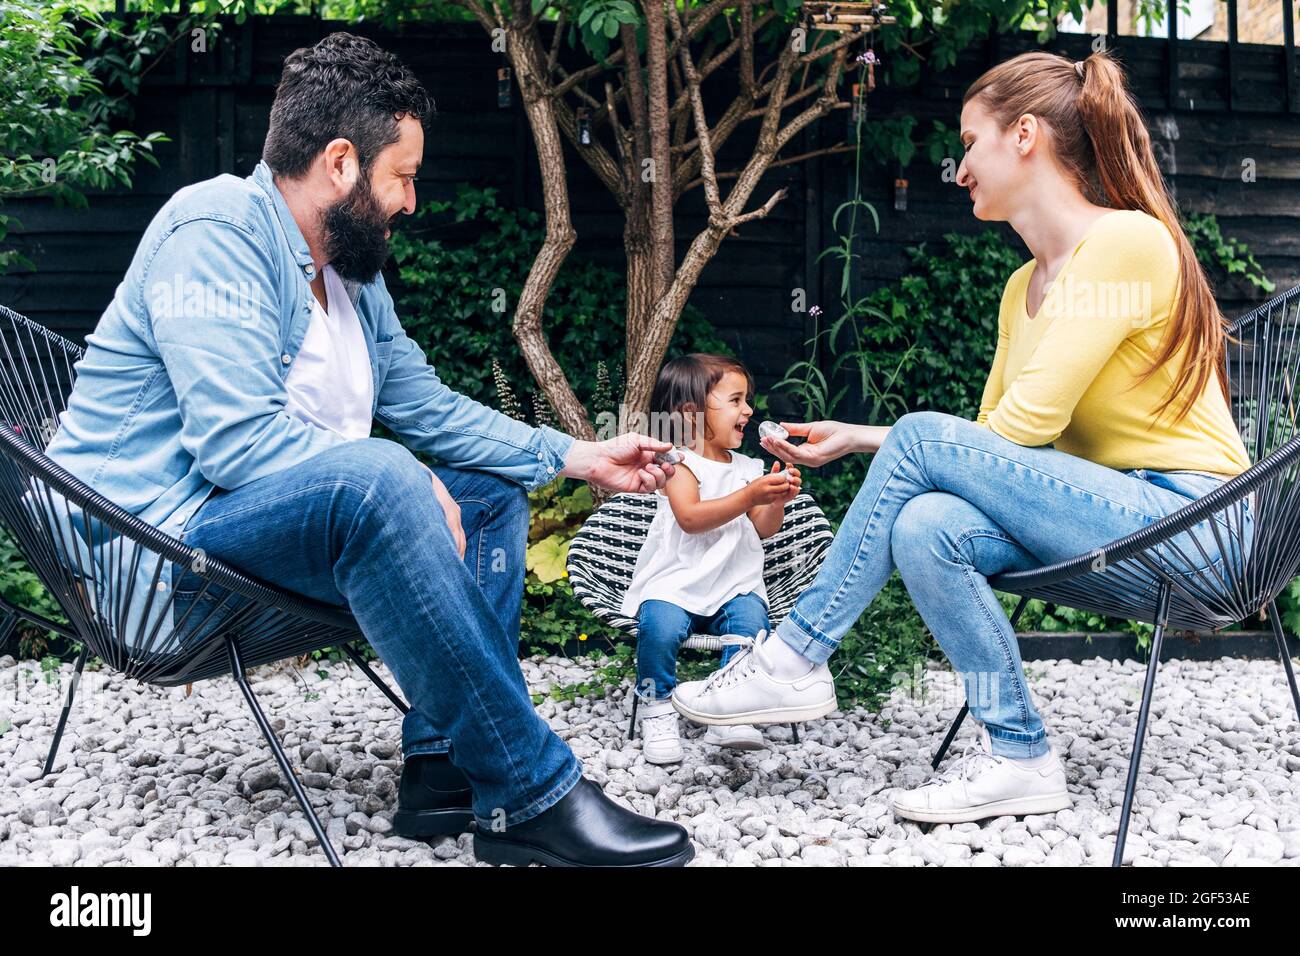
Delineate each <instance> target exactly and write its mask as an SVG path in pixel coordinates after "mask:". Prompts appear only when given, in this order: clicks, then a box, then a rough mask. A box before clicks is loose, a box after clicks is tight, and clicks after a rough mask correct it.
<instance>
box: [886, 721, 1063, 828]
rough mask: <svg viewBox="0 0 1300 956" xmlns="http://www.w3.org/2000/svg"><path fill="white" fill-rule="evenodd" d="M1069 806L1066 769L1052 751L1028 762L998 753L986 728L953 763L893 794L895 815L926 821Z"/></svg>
mask: <svg viewBox="0 0 1300 956" xmlns="http://www.w3.org/2000/svg"><path fill="white" fill-rule="evenodd" d="M1069 805H1070V794H1069V793H1068V792H1067V791H1066V788H1065V768H1064V767H1062V766H1061V759H1060V757H1058V756H1057V754H1056V751H1055V750H1052V751H1050V752H1049V753H1048V754H1046V755H1044V756H1043V757H1039V758H1035V759H1033V760H1032V761H1030V760H1013V759H1011V758H1009V757H1000V756H997V755H996V754H994V753H993V751H992V746H991V744H990V741H989V732H988V730H987V729H985V728H984V727H980V728H979V734H978V736H977V737H976V739H975V741H974V742H972V743H971V744H970V745H969V746H968V747H967V748H966V751H965V752H964V753H963V754H962V755H961V756H960V757H959V758H958V759H957V761H956V762H955V763H954V764H953V765H952V767H950V768H949V769H947V770H944V771H942V772H941V773H939V774H938V775H937V776H935V777H934V778H933V779H931V780H930V781H929V782H928V783H925V784H923V785H922V786H919V787H916V788H914V789H912V790H906V791H902V792H899V793H896V794H894V797H893V807H894V813H895V815H897V816H900V817H903V818H905V819H908V820H920V821H923V822H926V823H968V822H971V821H974V820H983V819H985V818H986V817H1002V816H1023V815H1024V814H1030V813H1055V812H1056V811H1057V810H1064V809H1065V808H1066V807H1068V806H1069Z"/></svg>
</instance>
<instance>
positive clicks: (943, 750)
mask: <svg viewBox="0 0 1300 956" xmlns="http://www.w3.org/2000/svg"><path fill="white" fill-rule="evenodd" d="M1028 603H1029V598H1028V597H1021V599H1020V601H1019V602H1018V603H1017V604H1016V609H1015V610H1014V611H1012V612H1011V630H1013V631H1014V630H1015V629H1016V623H1017V622H1018V621H1019V620H1020V615H1021V614H1023V613H1024V610H1025V605H1026V604H1028ZM968 713H970V702H969V701H967V702H966V703H964V704H962V705H961V710H960V711H958V712H957V719H956V720H954V721H953V722H952V726H951V727H949V728H948V735H947V736H946V737H944V738H943V743H942V744H940V745H939V749H938V750H936V751H935V752H934V759H933V760H931V761H930V769H931V770H938V769H939V764H940V763H941V762H942V761H943V758H944V755H945V754H947V753H948V748H949V747H951V746H952V742H953V738H955V737H956V736H957V731H958V730H960V729H961V722H962V721H963V720H965V719H966V715H967V714H968Z"/></svg>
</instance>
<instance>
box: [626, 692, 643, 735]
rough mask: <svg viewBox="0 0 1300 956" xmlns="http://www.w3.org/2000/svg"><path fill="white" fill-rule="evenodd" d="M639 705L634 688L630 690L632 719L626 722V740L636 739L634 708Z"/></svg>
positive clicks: (638, 697)
mask: <svg viewBox="0 0 1300 956" xmlns="http://www.w3.org/2000/svg"><path fill="white" fill-rule="evenodd" d="M640 703H641V698H640V696H639V695H638V694H637V692H636V688H633V689H632V718H631V719H630V720H629V721H628V722H627V739H628V740H632V739H634V738H635V737H636V708H637V705H638V704H640Z"/></svg>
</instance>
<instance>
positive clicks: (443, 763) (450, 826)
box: [393, 754, 474, 840]
mask: <svg viewBox="0 0 1300 956" xmlns="http://www.w3.org/2000/svg"><path fill="white" fill-rule="evenodd" d="M472 798H473V792H472V791H471V790H470V786H469V779H468V778H467V777H466V776H465V774H464V773H462V772H461V770H460V768H459V767H457V766H456V765H455V764H454V763H452V762H451V758H450V757H448V756H447V755H446V754H414V755H412V756H410V757H407V758H406V760H405V762H404V763H403V764H402V782H401V785H400V786H399V787H398V790H397V812H396V813H395V814H394V815H393V832H394V833H396V834H397V835H398V836H403V837H406V838H407V839H410V840H424V839H427V838H429V837H435V836H455V835H456V834H458V833H464V832H465V831H467V830H468V829H469V828H470V824H471V823H472V822H473V821H474V809H473V799H472Z"/></svg>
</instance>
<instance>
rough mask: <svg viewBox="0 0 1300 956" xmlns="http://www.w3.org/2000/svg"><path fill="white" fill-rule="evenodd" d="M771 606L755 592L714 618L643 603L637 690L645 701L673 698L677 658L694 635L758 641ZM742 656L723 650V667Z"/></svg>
mask: <svg viewBox="0 0 1300 956" xmlns="http://www.w3.org/2000/svg"><path fill="white" fill-rule="evenodd" d="M768 626H769V625H768V619H767V605H766V604H764V603H763V599H762V598H760V597H759V596H758V595H757V594H755V593H754V592H753V591H750V592H748V593H746V594H738V595H736V596H735V597H734V598H732V599H731V600H730V601H728V602H727V603H726V604H724V605H722V607H720V608H718V610H717V611H716V612H715V613H713V614H692V613H691V612H690V611H686V610H683V609H682V608H680V607H678V606H677V605H676V604H672V603H670V602H668V601H656V600H653V599H652V600H649V601H642V602H641V607H640V608H638V609H637V632H636V687H637V693H639V694H640V695H641V699H642V700H663V699H664V698H666V697H671V696H672V693H673V688H674V687H676V686H677V654H678V652H679V651H680V650H681V647H682V642H683V641H685V640H686V638H688V637H690V635H692V634H716V635H718V636H721V635H723V634H739V635H740V636H742V637H756V636H757V635H758V632H759V631H763V630H767V628H768ZM739 652H740V646H739V645H735V644H733V645H728V646H727V647H724V648H723V650H722V664H724V665H725V664H726V663H727V661H729V660H731V658H732V655H734V654H737V653H739Z"/></svg>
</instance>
